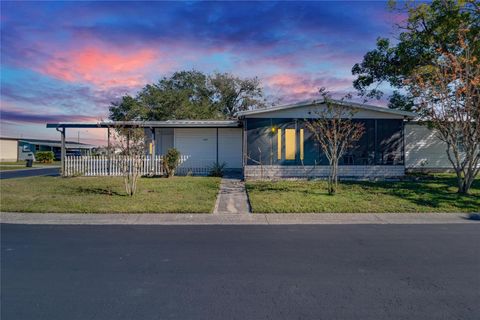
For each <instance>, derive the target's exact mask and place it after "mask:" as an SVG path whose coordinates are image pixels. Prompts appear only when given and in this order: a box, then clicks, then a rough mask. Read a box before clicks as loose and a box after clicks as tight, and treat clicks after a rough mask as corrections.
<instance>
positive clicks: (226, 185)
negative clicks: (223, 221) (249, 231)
mask: <svg viewBox="0 0 480 320" xmlns="http://www.w3.org/2000/svg"><path fill="white" fill-rule="evenodd" d="M249 212H250V204H249V203H248V196H247V192H246V190H245V182H244V181H242V180H241V179H239V178H233V177H228V178H223V179H222V181H221V182H220V190H219V192H218V197H217V202H216V204H215V209H214V211H213V213H214V214H240V213H249Z"/></svg>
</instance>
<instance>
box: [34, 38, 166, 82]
mask: <svg viewBox="0 0 480 320" xmlns="http://www.w3.org/2000/svg"><path fill="white" fill-rule="evenodd" d="M159 57H160V53H159V52H156V51H154V50H151V49H140V50H136V51H133V52H121V53H120V52H114V51H113V50H109V49H105V48H101V47H85V48H81V49H74V50H69V51H62V52H56V53H54V54H53V55H52V57H51V58H50V59H48V60H47V61H44V62H43V64H42V65H41V66H40V67H38V71H40V72H42V73H44V74H47V75H50V76H52V77H55V78H58V79H61V80H64V81H68V82H81V83H90V84H93V85H95V86H97V87H99V88H111V87H118V86H126V87H133V86H140V85H143V84H144V83H145V72H146V70H147V69H148V68H149V67H150V68H152V67H154V65H155V62H156V60H157V59H158V58H159Z"/></svg>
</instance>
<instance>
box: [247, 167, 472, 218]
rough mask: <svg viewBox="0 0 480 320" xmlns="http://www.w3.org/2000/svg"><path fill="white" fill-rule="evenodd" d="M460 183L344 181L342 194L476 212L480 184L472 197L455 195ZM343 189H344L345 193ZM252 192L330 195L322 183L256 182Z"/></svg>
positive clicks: (437, 179)
mask: <svg viewBox="0 0 480 320" xmlns="http://www.w3.org/2000/svg"><path fill="white" fill-rule="evenodd" d="M456 185H457V180H456V177H455V176H453V175H435V176H422V177H420V178H419V179H416V180H411V179H406V180H403V181H396V182H392V181H342V182H340V190H339V192H338V194H339V195H342V193H345V194H346V195H345V196H347V197H348V194H349V193H359V194H365V195H372V194H378V195H388V196H393V197H397V198H400V199H402V200H404V201H408V202H410V203H412V204H415V205H417V206H423V207H431V208H437V209H438V208H442V207H445V209H446V210H451V208H452V207H453V208H458V209H459V210H461V211H470V212H477V211H478V210H479V207H480V195H479V192H478V190H479V189H480V181H478V180H476V181H475V182H474V184H473V185H472V188H471V192H472V193H473V194H471V195H460V194H458V193H456V191H455V190H456ZM342 187H344V189H343V190H342ZM248 188H249V191H259V192H272V193H276V192H280V193H281V192H292V191H294V192H298V193H302V194H304V195H317V196H318V195H325V196H326V195H328V193H327V190H326V183H325V182H323V181H317V182H314V181H308V182H307V181H277V182H257V183H254V184H251V185H249V187H248Z"/></svg>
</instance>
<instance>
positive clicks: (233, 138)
mask: <svg viewBox="0 0 480 320" xmlns="http://www.w3.org/2000/svg"><path fill="white" fill-rule="evenodd" d="M218 162H219V163H223V162H225V163H226V164H227V166H226V167H227V168H235V169H237V168H242V129H241V128H219V129H218Z"/></svg>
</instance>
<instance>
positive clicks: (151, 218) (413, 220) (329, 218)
mask: <svg viewBox="0 0 480 320" xmlns="http://www.w3.org/2000/svg"><path fill="white" fill-rule="evenodd" d="M0 222H1V223H13V224H73V225H80V224H91V225H268V224H272V225H281V224H292V225H293V224H451V223H455V224H456V223H471V224H477V225H478V226H480V220H471V219H469V215H468V214H464V213H375V214H374V213H289V214H275V213H267V214H259V213H254V214H238V213H230V214H208V213H206V214H198V213H194V214H189V213H180V214H171V213H145V214H120V213H108V214H103V213H101V214H88V213H87V214H83V213H10V212H2V213H0Z"/></svg>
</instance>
